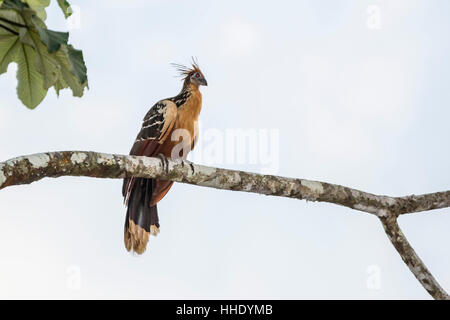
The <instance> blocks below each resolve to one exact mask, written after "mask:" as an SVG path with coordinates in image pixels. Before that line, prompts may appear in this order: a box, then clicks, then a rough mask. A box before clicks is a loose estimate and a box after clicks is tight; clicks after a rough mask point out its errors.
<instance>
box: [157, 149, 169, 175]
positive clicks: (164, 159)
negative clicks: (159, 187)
mask: <svg viewBox="0 0 450 320" xmlns="http://www.w3.org/2000/svg"><path fill="white" fill-rule="evenodd" d="M157 157H158V158H159V159H160V160H161V166H162V168H163V171H164V172H165V173H166V174H169V159H167V157H166V156H165V155H163V154H162V153H160V154H158V156H157Z"/></svg>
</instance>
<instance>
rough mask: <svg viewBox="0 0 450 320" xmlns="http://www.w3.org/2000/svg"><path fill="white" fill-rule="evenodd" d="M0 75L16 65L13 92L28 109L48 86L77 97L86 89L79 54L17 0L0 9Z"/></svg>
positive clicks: (64, 37) (65, 35) (64, 35)
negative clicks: (15, 87)
mask: <svg viewBox="0 0 450 320" xmlns="http://www.w3.org/2000/svg"><path fill="white" fill-rule="evenodd" d="M0 18H2V19H1V21H0V74H2V73H4V72H6V70H7V68H8V65H9V64H10V63H11V62H16V63H17V64H18V67H19V68H18V71H17V79H18V86H17V93H18V96H19V99H20V100H21V101H22V102H23V103H24V104H25V105H26V106H27V107H28V108H30V109H33V108H35V107H36V106H37V105H38V104H39V103H40V102H41V101H42V99H44V97H45V95H46V94H47V91H48V89H49V88H51V87H52V86H53V87H54V88H55V90H56V93H57V94H58V95H59V91H60V90H62V89H64V88H70V89H71V90H72V93H73V95H74V96H77V97H81V96H82V95H83V94H84V88H88V80H87V69H86V65H85V63H84V59H83V53H82V51H80V50H76V49H75V48H73V46H71V45H69V44H68V43H67V41H68V38H69V34H68V33H65V32H56V31H52V30H48V29H47V27H46V25H45V23H44V22H43V21H42V19H40V18H39V17H37V16H36V13H35V11H34V10H32V9H30V8H29V7H28V5H27V4H25V3H22V2H21V1H20V0H4V1H3V4H2V7H1V8H0Z"/></svg>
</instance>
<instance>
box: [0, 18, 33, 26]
mask: <svg viewBox="0 0 450 320" xmlns="http://www.w3.org/2000/svg"><path fill="white" fill-rule="evenodd" d="M0 21H3V22H6V23H9V24H11V25H13V26H16V27H21V28H28V26H27V25H26V24H23V23H19V22H14V21H10V20H8V19H5V18H3V17H0Z"/></svg>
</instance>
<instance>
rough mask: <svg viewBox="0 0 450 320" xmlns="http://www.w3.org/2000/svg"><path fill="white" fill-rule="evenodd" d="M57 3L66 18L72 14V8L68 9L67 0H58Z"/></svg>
mask: <svg viewBox="0 0 450 320" xmlns="http://www.w3.org/2000/svg"><path fill="white" fill-rule="evenodd" d="M58 4H59V7H60V8H61V10H62V12H63V13H64V17H66V19H67V18H68V17H70V16H71V15H72V10H71V9H70V4H69V2H67V1H66V0H58Z"/></svg>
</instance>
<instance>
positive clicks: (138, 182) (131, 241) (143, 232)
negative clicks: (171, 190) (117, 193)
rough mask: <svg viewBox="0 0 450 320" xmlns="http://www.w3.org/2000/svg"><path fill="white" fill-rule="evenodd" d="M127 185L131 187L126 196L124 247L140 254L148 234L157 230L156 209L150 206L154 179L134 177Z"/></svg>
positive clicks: (155, 233)
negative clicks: (128, 194) (127, 196)
mask: <svg viewBox="0 0 450 320" xmlns="http://www.w3.org/2000/svg"><path fill="white" fill-rule="evenodd" d="M134 179H135V181H132V182H131V183H130V184H129V186H130V187H131V188H132V190H131V192H130V196H129V198H128V209H127V216H126V218H125V236H124V241H125V248H126V249H127V250H128V251H130V250H133V251H134V252H136V253H138V254H142V253H143V252H144V251H145V249H146V248H147V243H148V240H149V238H150V234H153V235H157V234H158V232H159V218H158V209H157V207H156V204H155V205H152V206H150V202H151V199H152V195H153V191H154V187H155V180H154V179H143V178H134Z"/></svg>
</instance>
